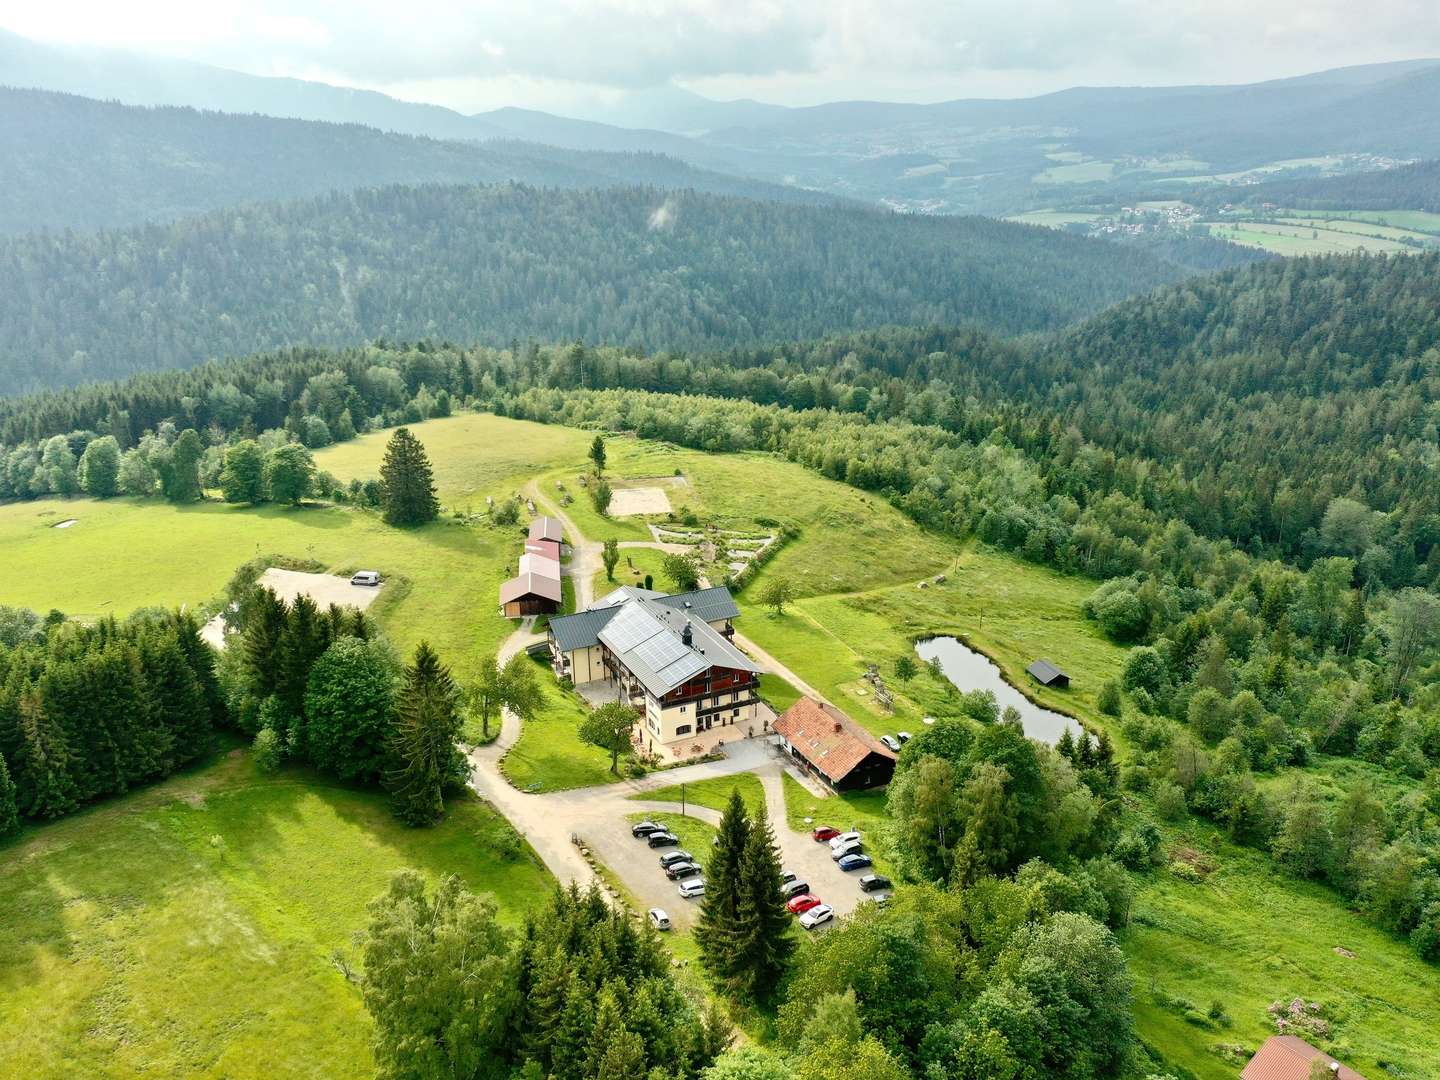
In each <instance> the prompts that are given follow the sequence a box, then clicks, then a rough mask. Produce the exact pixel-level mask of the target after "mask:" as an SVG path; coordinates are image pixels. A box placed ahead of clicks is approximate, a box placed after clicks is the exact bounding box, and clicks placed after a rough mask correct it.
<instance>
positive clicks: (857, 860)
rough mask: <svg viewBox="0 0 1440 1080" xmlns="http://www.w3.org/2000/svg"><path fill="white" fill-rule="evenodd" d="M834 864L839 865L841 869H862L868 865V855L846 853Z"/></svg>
mask: <svg viewBox="0 0 1440 1080" xmlns="http://www.w3.org/2000/svg"><path fill="white" fill-rule="evenodd" d="M835 865H836V866H838V867H840V869H841V870H863V869H865V867H867V866H869V865H870V856H869V855H862V854H855V855H846V856H845V857H844V858H843V859H841V860H840V861H839V862H837V863H836V864H835Z"/></svg>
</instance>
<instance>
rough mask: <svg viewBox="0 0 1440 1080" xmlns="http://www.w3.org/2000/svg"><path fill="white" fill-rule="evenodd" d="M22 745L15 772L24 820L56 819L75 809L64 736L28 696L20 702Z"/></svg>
mask: <svg viewBox="0 0 1440 1080" xmlns="http://www.w3.org/2000/svg"><path fill="white" fill-rule="evenodd" d="M20 724H21V731H22V733H23V740H24V741H23V743H22V745H21V747H20V760H19V761H18V762H17V763H16V764H17V769H16V771H17V772H18V773H19V776H18V778H17V779H18V782H17V785H16V786H17V787H18V788H19V796H20V798H19V803H20V809H21V810H22V811H23V812H24V813H25V815H26V816H27V817H35V818H46V819H48V818H57V817H60V816H61V815H62V814H68V813H69V812H70V811H71V810H74V809H75V806H76V798H75V782H74V780H73V779H71V777H70V771H69V768H70V752H69V748H68V747H67V746H66V744H65V735H64V732H62V731H61V730H60V729H59V727H58V726H57V725H56V724H54V723H53V722H52V721H51V719H50V717H48V716H46V715H45V710H44V708H43V706H42V705H41V703H40V698H39V695H37V694H34V693H30V694H26V695H25V696H24V697H23V698H21V699H20Z"/></svg>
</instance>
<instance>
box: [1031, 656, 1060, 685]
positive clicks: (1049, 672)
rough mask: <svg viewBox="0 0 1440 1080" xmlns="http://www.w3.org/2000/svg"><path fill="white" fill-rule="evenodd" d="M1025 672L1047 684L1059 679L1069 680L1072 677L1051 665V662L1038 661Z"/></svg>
mask: <svg viewBox="0 0 1440 1080" xmlns="http://www.w3.org/2000/svg"><path fill="white" fill-rule="evenodd" d="M1025 670H1026V671H1028V672H1029V673H1030V674H1031V675H1034V676H1035V678H1037V679H1039V680H1040V681H1041V682H1042V683H1047V684H1048V683H1052V682H1054V681H1055V680H1056V679H1057V678H1066V679H1068V678H1069V677H1070V676H1068V675H1066V674H1065V672H1063V671H1061V670H1060V669H1059V668H1058V667H1056V666H1055V665H1054V664H1052V663H1050V661H1049V660H1036V661H1035V662H1034V663H1033V664H1031V665H1030V666H1029V667H1028V668H1026V669H1025Z"/></svg>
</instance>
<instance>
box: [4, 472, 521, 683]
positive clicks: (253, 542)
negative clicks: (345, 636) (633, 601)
mask: <svg viewBox="0 0 1440 1080" xmlns="http://www.w3.org/2000/svg"><path fill="white" fill-rule="evenodd" d="M67 518H75V519H76V524H75V525H74V526H72V527H70V528H67V529H55V528H51V526H52V525H53V524H54V523H55V522H58V521H63V520H65V519H67ZM514 535H515V537H518V535H519V534H518V532H516V533H515V534H514ZM515 543H516V540H515V539H512V536H511V535H510V534H509V533H508V532H502V531H500V530H496V529H491V528H488V527H484V526H464V525H459V524H456V523H453V522H445V521H439V522H435V523H433V524H431V525H427V526H424V527H423V528H420V529H411V530H406V529H392V528H390V527H389V526H387V525H385V524H384V523H383V522H382V521H381V520H380V518H379V516H378V515H375V514H371V513H367V512H365V511H360V510H352V509H346V508H341V507H318V506H317V507H311V506H307V507H301V508H299V509H289V508H283V507H276V506H263V507H243V506H230V505H225V504H221V503H214V502H207V503H199V504H195V505H191V506H174V505H172V504H170V503H165V502H162V501H160V500H158V499H155V500H137V499H109V500H106V501H103V502H97V501H94V500H90V499H46V500H42V501H38V502H25V503H11V504H8V505H4V506H0V550H3V551H4V552H5V568H6V573H5V575H4V577H3V578H0V604H15V605H20V606H23V607H30V608H34V609H37V610H39V611H47V610H49V609H50V608H59V609H60V610H61V611H64V612H65V613H66V614H68V615H73V616H79V617H82V618H98V617H102V616H106V615H112V614H113V615H117V616H122V617H123V616H125V615H127V614H129V613H130V612H132V611H134V610H136V609H137V608H141V607H151V606H161V607H179V606H181V605H188V606H189V607H191V608H194V607H196V606H198V605H201V604H204V603H207V602H209V601H211V600H213V599H214V598H216V597H217V596H219V595H220V594H221V592H222V591H223V589H224V587H225V584H226V582H228V581H229V580H230V577H231V575H232V574H233V573H234V572H235V569H236V568H237V567H238V566H240V565H241V564H242V563H244V562H245V561H247V560H248V559H253V558H255V557H257V556H261V555H286V556H291V557H294V558H299V559H313V560H315V561H317V562H320V563H322V564H324V567H325V569H326V570H328V571H330V572H334V573H344V574H349V573H350V572H351V571H353V570H358V569H361V568H365V569H374V570H380V571H381V572H382V573H384V574H385V575H386V576H387V577H388V578H389V579H390V580H389V582H388V583H387V584H386V586H385V587H384V590H383V591H382V592H381V595H380V597H379V599H378V600H377V601H376V602H375V604H374V605H373V606H372V607H371V608H370V614H372V615H373V616H374V617H375V618H376V619H377V621H378V622H379V624H380V625H381V627H382V628H383V629H384V630H385V633H386V635H387V636H388V637H389V638H390V640H391V641H392V642H393V643H394V644H395V647H396V648H397V649H398V650H400V652H401V653H402V655H404V654H406V653H408V652H410V651H411V650H412V649H413V648H414V646H415V643H416V642H417V641H419V640H420V639H421V638H429V640H430V642H431V643H432V644H433V645H434V646H435V647H436V649H437V650H438V651H439V652H440V655H441V657H442V658H443V659H444V660H445V661H446V662H447V663H448V664H450V665H451V666H452V667H453V668H454V670H455V672H456V674H457V675H459V676H462V677H463V676H464V675H465V674H466V673H468V671H470V670H471V668H472V666H473V664H474V663H475V658H476V654H477V652H478V651H479V650H480V649H485V648H491V649H493V648H494V647H495V646H496V645H498V644H499V642H500V640H501V639H502V638H503V637H504V636H505V635H506V634H507V633H508V632H509V629H510V624H509V623H508V622H507V621H506V620H504V619H502V618H501V617H500V616H499V614H498V610H497V607H496V603H495V597H496V590H497V589H498V588H499V585H500V581H501V580H502V578H503V577H504V569H505V567H506V565H507V563H508V562H510V561H511V560H513V559H514V557H515V553H514V547H515Z"/></svg>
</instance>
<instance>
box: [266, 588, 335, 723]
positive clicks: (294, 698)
mask: <svg viewBox="0 0 1440 1080" xmlns="http://www.w3.org/2000/svg"><path fill="white" fill-rule="evenodd" d="M325 631H326V627H325V620H324V619H323V618H322V616H321V615H320V611H319V609H318V608H317V607H316V606H315V601H314V600H312V599H310V597H308V596H306V595H305V594H304V593H301V594H300V595H299V596H297V597H295V600H294V601H293V602H292V603H291V605H290V611H289V614H288V615H287V616H286V617H285V630H284V631H283V632H282V633H281V635H280V648H279V652H280V655H279V668H280V671H279V675H278V677H277V681H276V685H275V693H276V694H277V695H278V696H279V697H280V700H281V701H282V702H284V703H285V707H286V708H287V709H288V710H289V711H290V715H291V716H293V717H299V716H300V714H301V711H302V710H303V709H304V708H305V688H306V686H307V685H308V684H309V682H310V669H311V668H313V667H314V666H315V661H316V660H318V659H320V654H321V653H323V652H324V651H325V649H326V648H327V647H328V646H329V644H330V643H329V641H328V640H327V639H326V632H325Z"/></svg>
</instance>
